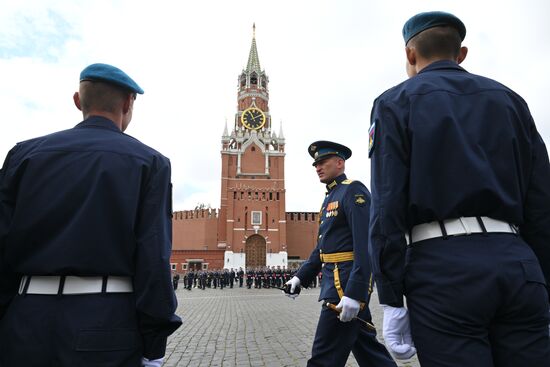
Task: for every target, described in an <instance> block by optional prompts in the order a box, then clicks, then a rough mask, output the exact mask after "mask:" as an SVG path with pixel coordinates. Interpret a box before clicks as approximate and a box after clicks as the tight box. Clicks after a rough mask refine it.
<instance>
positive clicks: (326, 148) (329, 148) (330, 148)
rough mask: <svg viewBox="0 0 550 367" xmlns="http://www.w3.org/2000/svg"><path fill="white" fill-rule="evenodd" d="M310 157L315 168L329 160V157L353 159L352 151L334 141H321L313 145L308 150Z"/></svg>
mask: <svg viewBox="0 0 550 367" xmlns="http://www.w3.org/2000/svg"><path fill="white" fill-rule="evenodd" d="M308 152H309V155H310V156H311V157H312V158H313V159H314V161H313V165H314V166H315V165H316V164H317V163H319V162H320V161H322V160H324V159H327V158H328V157H332V156H338V157H340V158H342V159H344V160H346V159H348V158H349V157H351V149H350V148H348V147H346V146H344V145H342V144H338V143H333V142H332V141H326V140H319V141H316V142H314V143H311V144H310V145H309V148H308Z"/></svg>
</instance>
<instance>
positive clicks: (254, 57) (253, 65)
mask: <svg viewBox="0 0 550 367" xmlns="http://www.w3.org/2000/svg"><path fill="white" fill-rule="evenodd" d="M252 71H256V72H257V73H260V72H261V68H260V59H259V57H258V49H257V48H256V23H253V24H252V46H250V53H249V54H248V64H247V65H246V72H247V73H250V72H252Z"/></svg>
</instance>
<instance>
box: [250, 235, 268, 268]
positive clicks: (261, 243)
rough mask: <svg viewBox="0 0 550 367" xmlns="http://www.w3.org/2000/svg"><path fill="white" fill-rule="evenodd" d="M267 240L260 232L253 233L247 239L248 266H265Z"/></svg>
mask: <svg viewBox="0 0 550 367" xmlns="http://www.w3.org/2000/svg"><path fill="white" fill-rule="evenodd" d="M266 245H267V243H266V240H265V238H264V237H263V236H260V235H259V234H253V235H252V236H250V237H248V238H247V239H246V243H245V256H246V268H255V267H258V266H265V260H266V256H265V255H266Z"/></svg>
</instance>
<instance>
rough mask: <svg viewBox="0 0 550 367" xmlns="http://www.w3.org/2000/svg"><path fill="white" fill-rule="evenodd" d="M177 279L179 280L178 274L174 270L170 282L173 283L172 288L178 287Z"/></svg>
mask: <svg viewBox="0 0 550 367" xmlns="http://www.w3.org/2000/svg"><path fill="white" fill-rule="evenodd" d="M179 281H180V275H179V274H178V273H176V272H174V276H173V277H172V284H173V285H174V290H176V289H178V283H179Z"/></svg>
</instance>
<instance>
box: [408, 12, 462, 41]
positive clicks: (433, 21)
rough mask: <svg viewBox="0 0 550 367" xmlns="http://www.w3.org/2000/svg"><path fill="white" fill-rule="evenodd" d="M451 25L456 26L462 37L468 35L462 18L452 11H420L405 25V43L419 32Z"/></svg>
mask: <svg viewBox="0 0 550 367" xmlns="http://www.w3.org/2000/svg"><path fill="white" fill-rule="evenodd" d="M442 26H449V27H453V28H456V30H457V31H458V34H459V35H460V39H461V40H464V37H466V26H465V25H464V23H462V21H461V20H460V19H458V18H457V17H456V16H454V15H453V14H451V13H446V12H444V11H428V12H425V13H419V14H416V15H415V16H413V17H412V18H411V19H409V20H407V22H406V23H405V25H404V26H403V39H404V40H405V45H406V44H407V43H408V42H409V41H410V40H411V38H413V37H414V36H416V35H417V34H419V33H420V32H423V31H425V30H426V29H430V28H433V27H442Z"/></svg>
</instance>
